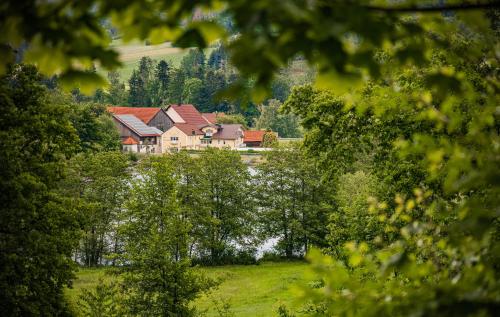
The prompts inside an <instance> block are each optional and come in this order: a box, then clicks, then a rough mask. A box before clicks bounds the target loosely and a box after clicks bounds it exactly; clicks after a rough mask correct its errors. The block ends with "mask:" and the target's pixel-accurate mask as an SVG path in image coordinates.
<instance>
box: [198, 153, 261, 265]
mask: <svg viewBox="0 0 500 317" xmlns="http://www.w3.org/2000/svg"><path fill="white" fill-rule="evenodd" d="M200 164H201V166H202V167H203V168H202V170H201V175H202V177H203V178H202V179H203V181H204V183H203V184H202V188H204V191H203V193H202V195H203V198H204V205H205V206H206V208H207V209H208V211H209V213H210V215H209V219H210V220H209V221H208V222H207V226H206V227H205V228H204V236H205V237H206V238H205V240H204V241H202V243H201V245H200V253H201V256H202V257H206V256H208V258H209V263H210V264H218V263H220V261H221V260H222V258H223V257H224V256H226V255H228V251H231V247H232V246H234V245H235V244H240V245H242V246H245V245H246V244H247V243H252V233H253V224H254V222H255V216H254V207H255V206H254V201H253V199H252V198H251V195H249V186H250V175H249V173H248V170H247V167H246V166H245V165H244V164H243V163H242V162H241V158H240V155H239V154H238V153H236V152H235V151H231V150H218V149H214V148H208V149H207V150H206V151H204V152H203V153H202V154H201V156H200Z"/></svg>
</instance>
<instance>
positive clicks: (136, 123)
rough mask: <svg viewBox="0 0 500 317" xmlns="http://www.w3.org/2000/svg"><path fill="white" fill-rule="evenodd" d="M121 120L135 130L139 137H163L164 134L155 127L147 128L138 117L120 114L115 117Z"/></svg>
mask: <svg viewBox="0 0 500 317" xmlns="http://www.w3.org/2000/svg"><path fill="white" fill-rule="evenodd" d="M115 116H116V117H117V118H118V119H120V120H121V121H122V122H123V123H124V124H125V125H127V126H128V127H130V128H131V129H133V130H134V131H135V132H137V133H138V134H139V135H141V136H143V135H161V134H162V133H163V132H161V131H160V130H158V129H157V128H155V127H150V126H147V125H146V124H145V123H144V122H142V121H141V120H139V119H138V118H137V117H136V116H134V115H131V114H119V115H115Z"/></svg>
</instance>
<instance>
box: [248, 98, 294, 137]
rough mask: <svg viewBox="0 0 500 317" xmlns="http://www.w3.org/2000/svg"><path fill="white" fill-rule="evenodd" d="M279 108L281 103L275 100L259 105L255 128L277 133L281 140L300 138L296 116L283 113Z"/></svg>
mask: <svg viewBox="0 0 500 317" xmlns="http://www.w3.org/2000/svg"><path fill="white" fill-rule="evenodd" d="M281 108H282V106H281V102H280V101H279V100H275V99H271V100H269V101H268V102H267V104H262V105H260V106H259V111H260V116H259V117H258V118H257V119H255V128H256V129H258V130H270V131H273V132H277V133H278V136H279V137H282V138H298V137H301V136H302V131H301V130H300V125H299V120H298V118H297V116H296V115H294V114H291V113H284V112H283V111H282V109H281Z"/></svg>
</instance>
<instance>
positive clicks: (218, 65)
mask: <svg viewBox="0 0 500 317" xmlns="http://www.w3.org/2000/svg"><path fill="white" fill-rule="evenodd" d="M227 63H228V56H227V52H226V49H225V48H224V46H222V45H219V46H217V47H216V48H215V49H214V50H213V51H212V52H211V53H210V56H209V57H208V61H207V65H208V66H209V67H210V68H212V69H214V70H224V69H225V67H226V65H227Z"/></svg>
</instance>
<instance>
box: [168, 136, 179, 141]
mask: <svg viewBox="0 0 500 317" xmlns="http://www.w3.org/2000/svg"><path fill="white" fill-rule="evenodd" d="M170 141H179V137H178V136H171V137H170Z"/></svg>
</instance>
